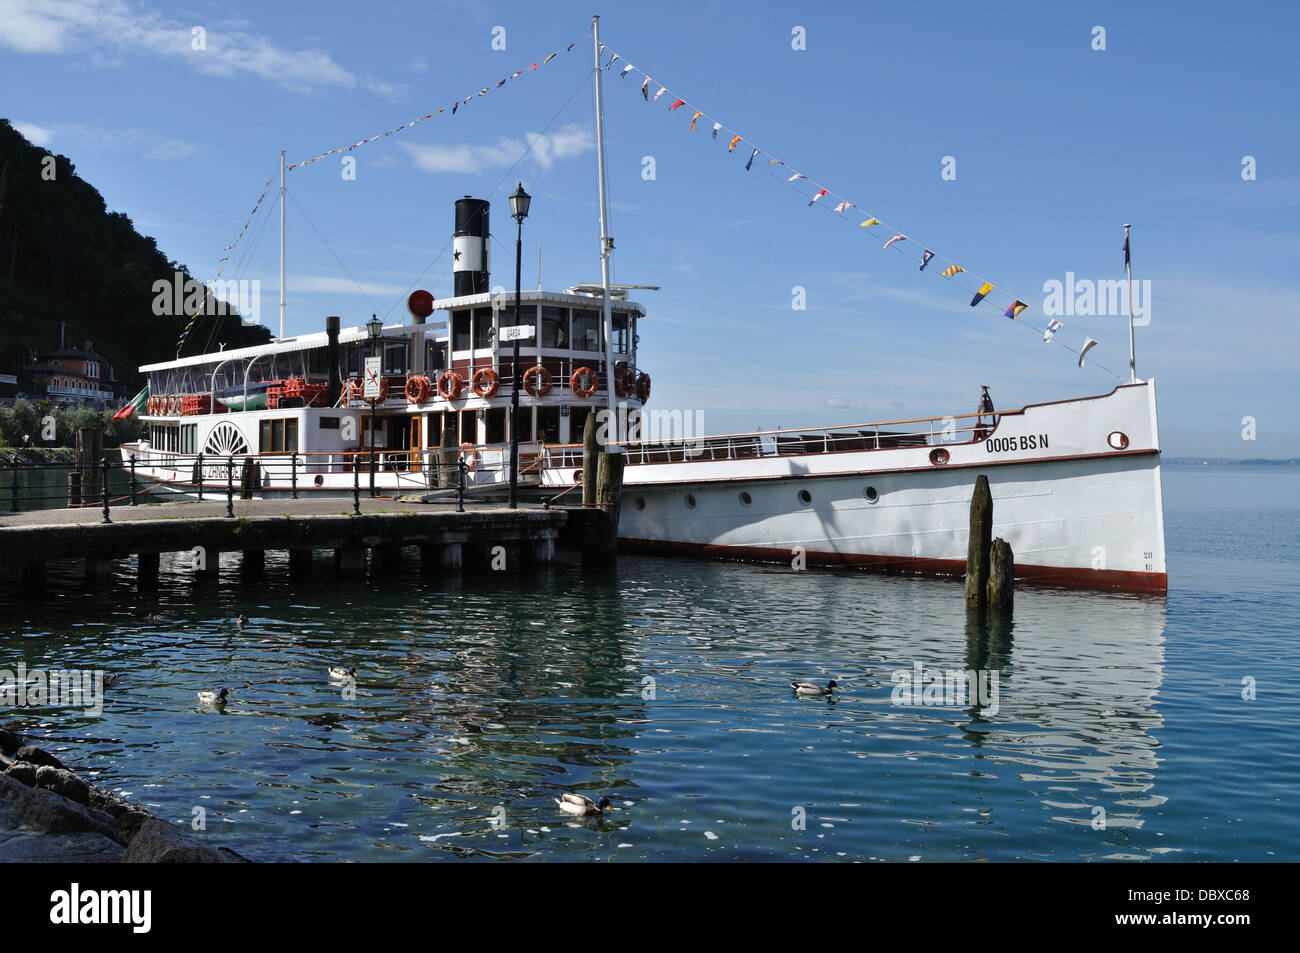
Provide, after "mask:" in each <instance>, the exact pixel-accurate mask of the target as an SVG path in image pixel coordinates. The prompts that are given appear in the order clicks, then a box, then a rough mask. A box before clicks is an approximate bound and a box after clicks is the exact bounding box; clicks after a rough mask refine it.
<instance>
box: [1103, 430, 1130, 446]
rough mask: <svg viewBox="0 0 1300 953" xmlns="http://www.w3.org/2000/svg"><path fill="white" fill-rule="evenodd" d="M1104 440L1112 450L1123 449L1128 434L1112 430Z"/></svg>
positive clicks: (1126, 444)
mask: <svg viewBox="0 0 1300 953" xmlns="http://www.w3.org/2000/svg"><path fill="white" fill-rule="evenodd" d="M1106 442H1107V443H1108V444H1110V445H1111V448H1112V449H1114V450H1123V449H1125V448H1126V447H1127V446H1128V434H1126V433H1124V431H1122V430H1112V431H1111V432H1110V433H1109V434H1108V435H1107V437H1106Z"/></svg>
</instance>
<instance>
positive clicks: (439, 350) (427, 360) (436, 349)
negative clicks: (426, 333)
mask: <svg viewBox="0 0 1300 953" xmlns="http://www.w3.org/2000/svg"><path fill="white" fill-rule="evenodd" d="M446 366H447V351H446V348H445V347H444V346H443V345H442V344H439V343H438V342H436V341H429V342H427V343H426V344H425V357H424V369H425V371H427V372H428V373H429V374H430V376H432V373H433V372H434V371H440V370H442V369H443V368H444V367H446Z"/></svg>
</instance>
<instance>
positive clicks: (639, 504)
mask: <svg viewBox="0 0 1300 953" xmlns="http://www.w3.org/2000/svg"><path fill="white" fill-rule="evenodd" d="M636 508H637V509H638V510H643V509H645V497H644V496H638V497H637V498H636Z"/></svg>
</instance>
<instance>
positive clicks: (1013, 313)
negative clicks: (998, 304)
mask: <svg viewBox="0 0 1300 953" xmlns="http://www.w3.org/2000/svg"><path fill="white" fill-rule="evenodd" d="M1027 307H1029V305H1027V304H1025V303H1024V302H1023V301H1015V302H1013V303H1012V305H1011V307H1009V308H1007V310H1005V311H1003V312H1002V313H1003V314H1004V315H1006V316H1007V317H1008V318H1010V319H1011V320H1012V321H1014V320H1015V319H1016V318H1018V317H1020V312H1021V311H1024V310H1025V308H1027Z"/></svg>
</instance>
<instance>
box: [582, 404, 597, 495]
mask: <svg viewBox="0 0 1300 953" xmlns="http://www.w3.org/2000/svg"><path fill="white" fill-rule="evenodd" d="M599 457H600V444H598V443H597V442H596V415H595V413H589V414H587V422H586V423H585V424H583V427H582V505H583V506H595V505H596V481H597V476H596V470H597V467H598V463H597V460H598V459H599Z"/></svg>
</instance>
